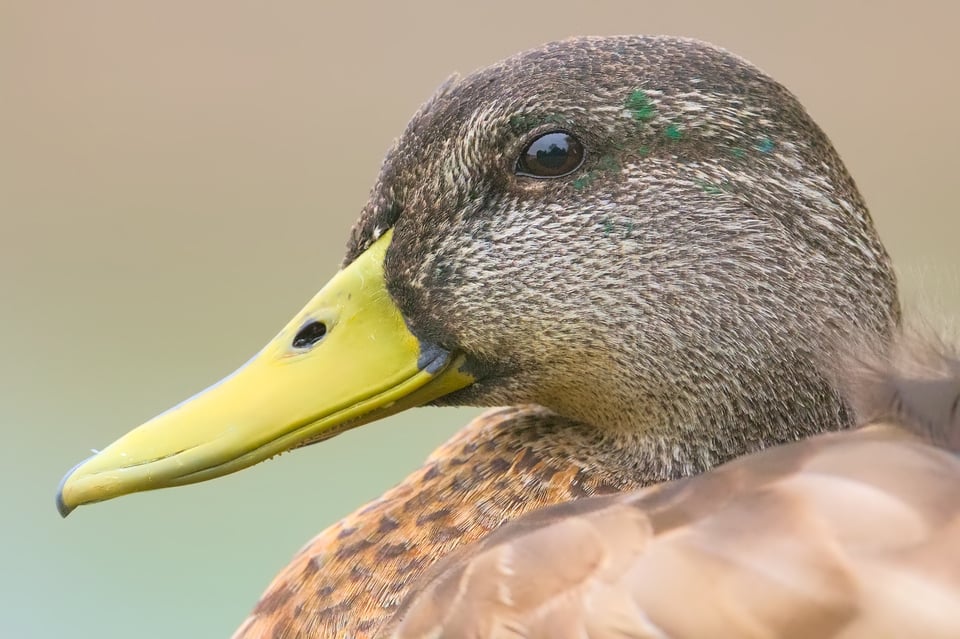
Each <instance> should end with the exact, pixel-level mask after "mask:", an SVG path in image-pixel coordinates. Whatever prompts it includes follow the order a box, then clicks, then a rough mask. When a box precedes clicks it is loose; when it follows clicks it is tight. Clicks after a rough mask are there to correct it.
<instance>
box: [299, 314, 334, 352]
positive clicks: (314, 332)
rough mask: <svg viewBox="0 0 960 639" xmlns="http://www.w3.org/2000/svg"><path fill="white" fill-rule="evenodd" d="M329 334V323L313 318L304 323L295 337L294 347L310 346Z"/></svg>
mask: <svg viewBox="0 0 960 639" xmlns="http://www.w3.org/2000/svg"><path fill="white" fill-rule="evenodd" d="M326 334H327V325H326V324H324V323H323V322H318V321H316V320H313V321H311V322H308V323H307V324H304V325H303V327H302V328H301V329H300V330H299V331H297V334H296V336H295V337H294V338H293V347H294V348H310V347H311V346H313V345H314V344H316V343H317V342H319V341H320V340H321V339H323V336H324V335H326Z"/></svg>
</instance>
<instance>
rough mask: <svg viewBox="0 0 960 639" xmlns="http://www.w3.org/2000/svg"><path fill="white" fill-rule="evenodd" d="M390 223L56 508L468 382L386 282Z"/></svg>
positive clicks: (207, 470)
mask: <svg viewBox="0 0 960 639" xmlns="http://www.w3.org/2000/svg"><path fill="white" fill-rule="evenodd" d="M391 238H392V230H391V231H388V232H387V233H385V234H384V235H383V236H382V237H381V238H379V239H378V240H377V241H376V242H375V243H374V244H373V245H372V246H371V247H370V248H369V249H368V250H367V251H366V252H364V253H363V254H362V255H361V256H360V257H358V258H357V259H356V260H354V262H353V263H351V264H350V265H349V266H347V267H346V268H344V269H343V270H341V271H340V272H339V273H337V275H336V276H334V278H333V279H332V280H330V282H329V283H328V284H327V285H326V286H325V287H324V288H323V289H322V290H321V291H320V292H319V293H318V294H317V295H316V297H314V298H313V299H312V300H311V301H310V303H308V304H307V305H306V307H304V309H303V310H302V311H300V312H299V313H298V314H297V315H296V317H294V318H293V320H291V321H290V323H289V324H287V326H286V327H285V328H284V329H283V330H282V331H280V334H279V335H277V336H276V337H275V338H274V339H273V341H271V342H270V343H269V344H267V346H266V347H265V348H264V349H263V350H262V351H260V353H258V354H257V355H256V356H254V358H253V359H251V360H250V361H249V362H247V363H246V364H245V365H244V366H242V367H241V368H240V369H238V370H237V371H236V372H234V373H233V374H232V375H230V376H228V377H226V378H225V379H223V380H222V381H220V382H219V383H217V384H215V385H213V386H211V387H210V388H208V389H207V390H205V391H203V392H201V393H200V394H198V395H196V396H194V397H192V398H190V399H188V400H186V401H185V402H183V403H181V404H179V405H177V406H175V407H174V408H171V409H170V410H168V411H166V412H165V413H162V414H160V415H158V416H157V417H154V418H153V419H151V420H150V421H148V422H147V423H145V424H143V425H142V426H139V427H137V428H135V429H134V430H132V431H130V432H129V433H127V434H126V435H124V436H123V437H121V438H120V439H118V440H117V441H116V442H114V443H113V444H111V445H110V446H109V447H107V448H105V449H104V450H102V451H100V452H99V453H97V454H96V455H94V456H93V457H91V458H89V459H87V460H86V461H84V462H82V463H81V464H79V465H78V466H77V467H75V468H74V469H73V470H71V471H70V472H69V473H67V475H66V477H64V479H63V481H62V482H61V484H60V490H59V493H58V494H57V508H58V510H59V511H60V514H61V515H63V516H64V517H65V516H67V514H69V513H70V511H71V510H73V509H74V508H76V507H77V506H80V505H82V504H88V503H91V502H95V501H103V500H106V499H112V498H114V497H119V496H120V495H126V494H128V493H133V492H138V491H142V490H151V489H154V488H165V487H167V486H179V485H181V484H190V483H193V482H199V481H204V480H207V479H211V478H213V477H219V476H221V475H226V474H228V473H232V472H234V471H237V470H240V469H242V468H246V467H248V466H252V465H253V464H256V463H257V462H259V461H262V460H264V459H268V458H269V457H272V456H274V455H276V454H278V453H281V452H284V451H286V450H290V449H291V448H296V447H298V446H304V445H306V444H311V443H314V442H317V441H320V440H323V439H327V438H329V437H332V436H333V435H336V434H337V433H340V432H343V431H344V430H347V429H349V428H354V427H356V426H360V425H361V424H365V423H368V422H372V421H374V420H377V419H380V418H381V417H385V416H387V415H391V414H393V413H397V412H400V411H402V410H405V409H407V408H410V407H413V406H418V405H422V404H425V403H427V402H429V401H431V400H434V399H436V398H438V397H441V396H443V395H446V394H448V393H451V392H453V391H455V390H458V389H461V388H463V387H465V386H468V385H469V384H471V383H472V382H473V381H474V380H473V378H472V377H471V376H470V375H468V374H467V373H464V372H462V371H461V370H460V369H461V366H462V365H463V362H464V359H463V357H462V356H461V355H457V354H453V353H449V352H447V351H445V350H443V349H440V348H438V347H436V346H433V345H426V344H422V343H420V342H419V340H418V339H417V338H416V337H415V336H414V335H413V334H412V333H411V332H410V330H409V329H408V328H407V326H406V324H405V322H404V320H403V317H402V316H401V314H400V311H399V310H398V309H397V307H396V305H395V304H394V303H393V301H392V300H391V298H390V295H389V294H388V292H387V289H386V285H385V282H384V276H383V261H384V256H385V255H386V252H387V247H388V246H389V244H390V240H391Z"/></svg>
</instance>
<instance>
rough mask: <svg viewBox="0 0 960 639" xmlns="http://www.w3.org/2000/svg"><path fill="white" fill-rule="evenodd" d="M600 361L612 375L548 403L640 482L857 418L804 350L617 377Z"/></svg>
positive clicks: (693, 469)
mask: <svg viewBox="0 0 960 639" xmlns="http://www.w3.org/2000/svg"><path fill="white" fill-rule="evenodd" d="M602 370H605V371H608V375H607V377H605V378H604V379H599V380H597V379H591V380H590V381H589V383H584V384H582V385H581V386H580V387H579V388H574V387H570V386H567V387H564V388H563V389H560V390H559V391H558V392H553V393H550V394H549V395H548V396H546V397H544V398H543V399H541V403H542V404H544V405H547V406H549V407H550V408H551V409H552V410H553V411H554V412H556V413H557V414H558V415H564V416H565V417H567V418H569V419H570V420H571V422H573V421H575V422H579V423H580V424H584V426H581V427H580V428H579V429H578V431H577V432H580V433H583V434H581V435H579V436H580V437H594V438H601V439H602V441H597V442H596V443H595V444H594V445H593V446H592V452H591V455H592V457H591V458H594V459H595V458H596V457H597V455H599V454H601V452H602V454H603V456H604V459H603V462H602V463H603V464H604V465H607V466H609V467H611V468H615V469H616V471H617V472H618V473H620V474H621V475H622V476H628V477H631V478H633V479H634V480H635V481H636V482H638V483H640V484H647V483H650V482H656V481H665V480H670V479H676V478H678V477H682V476H687V475H691V474H694V473H698V472H703V471H705V470H708V469H709V468H712V467H714V466H716V465H718V464H722V463H724V462H726V461H729V460H730V459H733V458H735V457H738V456H741V455H745V454H749V453H752V452H755V451H758V450H761V449H763V448H767V447H770V446H774V445H777V444H781V443H786V442H789V441H795V440H797V439H801V438H804V437H808V436H811V435H815V434H817V433H820V432H824V431H828V430H838V429H841V428H846V427H848V426H849V425H850V424H851V421H852V415H851V413H850V411H849V409H848V407H847V406H846V404H845V403H844V402H843V400H842V399H841V397H840V396H839V394H838V392H837V390H836V389H835V388H834V387H833V384H831V383H830V381H828V379H827V378H826V377H825V376H824V375H822V374H821V373H820V372H819V371H820V367H818V366H816V365H814V364H813V363H812V361H811V357H810V356H808V355H804V354H797V353H794V354H793V355H790V354H789V353H788V354H787V355H785V356H783V357H781V358H779V359H777V361H776V362H775V363H771V362H770V361H751V362H748V363H746V364H744V365H728V366H727V368H726V369H725V370H711V368H710V363H709V362H704V363H703V365H702V366H697V367H694V366H691V367H689V370H690V371H691V372H690V373H689V374H688V375H685V376H683V377H678V376H677V375H676V374H668V373H666V372H656V373H655V374H653V375H642V374H630V375H623V376H621V377H619V378H618V377H616V375H615V374H609V371H615V370H617V369H616V368H615V367H613V366H610V367H606V368H603V369H602ZM634 372H636V371H634ZM551 423H554V422H551ZM587 424H588V425H589V426H585V425H587ZM565 436H567V437H568V436H570V435H565ZM581 450H590V449H588V448H583V449H581Z"/></svg>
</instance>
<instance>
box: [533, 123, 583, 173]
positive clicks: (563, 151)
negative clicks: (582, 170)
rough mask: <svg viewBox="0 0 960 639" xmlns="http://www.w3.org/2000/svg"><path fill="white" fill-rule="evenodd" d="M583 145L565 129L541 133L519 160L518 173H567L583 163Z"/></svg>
mask: <svg viewBox="0 0 960 639" xmlns="http://www.w3.org/2000/svg"><path fill="white" fill-rule="evenodd" d="M583 156H584V151H583V145H582V144H580V140H578V139H577V138H575V137H573V136H572V135H570V134H569V133H567V132H565V131H554V132H552V133H546V134H544V135H541V136H540V137H538V138H537V139H535V140H534V141H533V142H531V143H530V144H528V145H527V148H525V149H524V150H523V153H521V154H520V158H519V159H518V160H517V169H516V172H517V175H526V176H529V177H538V178H552V177H560V176H561V175H566V174H568V173H571V172H573V171H576V170H577V168H578V167H579V166H580V165H581V164H583Z"/></svg>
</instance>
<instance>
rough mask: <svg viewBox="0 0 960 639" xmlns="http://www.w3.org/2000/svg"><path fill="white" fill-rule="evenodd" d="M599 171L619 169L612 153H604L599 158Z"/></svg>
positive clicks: (618, 164) (618, 163)
mask: <svg viewBox="0 0 960 639" xmlns="http://www.w3.org/2000/svg"><path fill="white" fill-rule="evenodd" d="M597 166H599V168H600V170H601V171H619V170H620V162H618V161H617V158H615V157H613V156H612V155H604V156H602V157H601V158H600V161H599V162H598V163H597Z"/></svg>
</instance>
